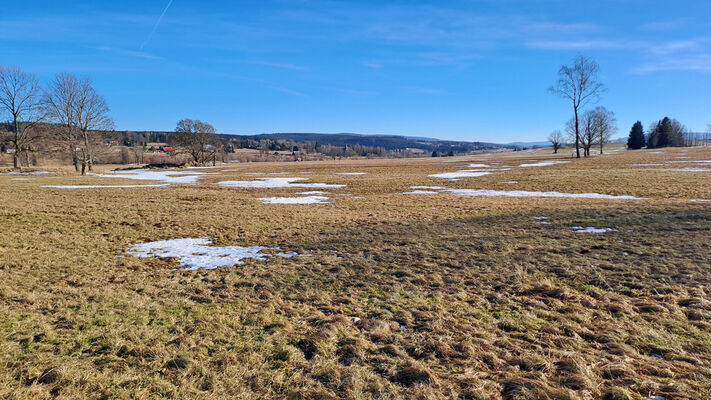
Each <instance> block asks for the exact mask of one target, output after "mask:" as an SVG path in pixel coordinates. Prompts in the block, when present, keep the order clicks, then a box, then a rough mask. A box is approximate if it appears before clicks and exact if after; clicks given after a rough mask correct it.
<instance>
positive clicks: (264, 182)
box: [217, 178, 346, 189]
mask: <svg viewBox="0 0 711 400" xmlns="http://www.w3.org/2000/svg"><path fill="white" fill-rule="evenodd" d="M304 180H308V179H307V178H257V180H254V181H222V182H217V184H218V185H220V186H225V187H238V188H269V189H273V188H290V187H296V188H319V189H323V188H341V187H345V186H346V185H336V184H329V183H302V182H300V181H304Z"/></svg>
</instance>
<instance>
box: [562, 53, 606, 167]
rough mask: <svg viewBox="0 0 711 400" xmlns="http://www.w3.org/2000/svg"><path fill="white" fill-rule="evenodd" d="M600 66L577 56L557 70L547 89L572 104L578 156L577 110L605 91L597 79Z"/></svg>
mask: <svg viewBox="0 0 711 400" xmlns="http://www.w3.org/2000/svg"><path fill="white" fill-rule="evenodd" d="M599 70H600V66H599V65H598V64H597V62H595V61H593V60H590V59H588V58H586V57H584V56H578V57H576V58H575V60H574V62H573V66H567V65H563V66H561V67H560V69H559V70H558V81H557V82H556V84H555V85H554V86H551V87H550V88H549V91H550V92H551V93H553V94H555V95H557V96H559V97H562V98H564V99H568V100H570V101H571V102H572V104H573V116H574V117H573V118H574V129H575V151H576V154H577V157H578V158H580V141H581V134H580V121H579V112H580V110H581V109H583V108H585V106H586V105H588V104H593V103H596V102H597V101H599V99H600V96H601V95H602V93H603V92H604V91H605V86H604V85H603V84H602V83H601V82H599V81H598V73H599Z"/></svg>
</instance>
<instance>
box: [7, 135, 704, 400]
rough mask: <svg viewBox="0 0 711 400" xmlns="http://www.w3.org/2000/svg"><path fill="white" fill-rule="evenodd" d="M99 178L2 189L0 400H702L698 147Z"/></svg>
mask: <svg viewBox="0 0 711 400" xmlns="http://www.w3.org/2000/svg"><path fill="white" fill-rule="evenodd" d="M97 169H98V170H99V171H97V172H99V175H94V176H92V175H90V176H85V177H79V176H76V175H74V174H73V173H71V172H70V170H69V169H66V168H64V169H62V168H48V169H45V171H49V172H53V173H51V174H36V175H6V174H2V175H0V226H2V229H1V230H0V232H1V234H0V316H1V317H2V318H0V397H2V398H10V399H44V398H62V399H76V398H97V399H124V398H146V399H147V398H176V399H180V398H210V399H221V398H229V399H262V398H267V399H278V398H289V399H337V398H346V399H444V398H452V399H506V400H513V399H556V400H562V399H601V398H604V399H609V400H612V399H619V400H622V399H648V398H653V399H669V400H671V399H674V400H676V399H703V398H709V397H710V396H711V392H710V390H711V301H710V300H709V296H711V252H709V239H710V238H711V202H709V200H711V148H708V147H700V148H667V149H663V150H661V151H654V150H640V151H624V150H622V149H620V148H618V149H614V151H613V152H612V153H611V154H608V155H602V156H595V157H591V158H589V159H581V160H574V159H571V158H570V157H569V152H567V150H564V151H563V152H562V153H561V154H558V155H552V154H550V150H549V149H544V150H534V151H520V152H508V153H495V154H482V155H473V156H466V157H443V158H420V159H399V160H386V159H373V160H340V161H321V162H281V163H235V164H224V165H218V166H217V167H216V168H204V169H187V170H182V171H179V175H176V174H174V173H173V172H176V171H173V172H165V171H163V172H155V171H148V172H140V171H139V172H135V171H134V172H131V171H122V172H118V173H117V172H110V171H111V170H112V169H113V167H112V166H97ZM86 185H91V186H93V187H89V188H87V187H83V186H86ZM104 185H110V186H109V187H105V186H104ZM124 185H126V186H124ZM140 185H148V186H147V187H140ZM297 193H298V194H297ZM580 194H586V195H585V196H580ZM571 195H576V196H571ZM575 227H578V228H575ZM187 238H193V239H200V238H208V239H209V240H207V241H205V242H203V244H202V245H209V246H233V247H230V248H229V249H228V250H230V251H231V252H230V251H227V250H225V251H224V252H222V253H220V254H216V255H213V256H214V257H208V256H209V255H206V254H203V253H204V252H205V249H204V248H201V247H199V246H198V247H197V250H190V249H191V248H190V247H188V248H187V249H188V250H187V251H183V253H181V254H183V256H184V257H183V258H180V257H178V256H173V257H152V256H150V254H148V253H146V252H144V253H141V254H140V255H141V257H138V256H136V255H135V254H139V253H137V252H136V251H133V252H131V250H130V249H131V248H132V246H134V245H137V244H141V243H150V242H154V241H163V240H171V239H187ZM205 243H207V244H205ZM202 245H201V246H202ZM236 246H243V247H252V246H262V247H264V248H265V249H263V250H260V253H259V254H266V255H267V256H264V257H258V258H261V259H255V258H249V257H248V258H242V259H241V260H239V261H240V262H241V264H240V265H235V266H220V267H216V268H212V269H206V268H199V267H200V263H205V266H208V264H210V262H215V260H216V259H217V261H218V264H220V261H225V259H226V258H227V257H231V256H232V255H234V254H235V252H236V251H238V250H240V249H238V248H237V247H236ZM134 250H135V248H134ZM182 250H185V249H184V248H183V249H182ZM233 250H234V251H233ZM253 250H255V249H253ZM257 250H258V249H257ZM255 251H256V250H255ZM223 253H224V254H223ZM166 254H167V253H166ZM171 254H172V253H171ZM176 254H177V253H176ZM210 254H211V253H210ZM240 254H242V253H240ZM244 254H247V255H249V254H252V256H253V255H254V254H255V253H244ZM279 254H281V256H280V255H279ZM191 257H192V258H191ZM201 257H202V258H201ZM208 258H209V260H207V259H208ZM188 259H192V261H191V262H192V264H190V263H189V262H190V260H188ZM195 259H197V261H195ZM185 260H188V261H185ZM235 260H237V259H235ZM186 262H188V264H185V263H186ZM227 264H229V262H227ZM220 265H225V262H222V263H221V264H220Z"/></svg>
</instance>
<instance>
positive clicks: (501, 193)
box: [445, 189, 645, 200]
mask: <svg viewBox="0 0 711 400" xmlns="http://www.w3.org/2000/svg"><path fill="white" fill-rule="evenodd" d="M445 192H447V193H452V194H457V195H460V196H488V197H569V198H574V199H604V200H645V199H644V198H642V197H634V196H613V195H609V194H600V193H561V192H529V191H524V190H508V191H507V190H486V189H447V190H445Z"/></svg>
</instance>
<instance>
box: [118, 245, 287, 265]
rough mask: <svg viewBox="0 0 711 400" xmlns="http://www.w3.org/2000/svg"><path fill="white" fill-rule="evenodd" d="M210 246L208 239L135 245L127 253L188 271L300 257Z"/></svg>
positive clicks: (252, 249)
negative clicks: (174, 262)
mask: <svg viewBox="0 0 711 400" xmlns="http://www.w3.org/2000/svg"><path fill="white" fill-rule="evenodd" d="M210 243H211V241H210V238H207V237H204V238H199V239H171V240H159V241H157V242H148V243H140V244H135V245H133V246H131V247H129V248H128V253H129V254H131V255H133V256H136V257H140V258H150V257H156V258H168V257H170V258H177V259H178V261H179V262H180V264H179V267H186V270H196V269H200V268H205V269H214V268H217V267H231V266H234V265H241V264H243V263H244V262H243V261H242V260H244V259H247V258H252V259H255V260H260V261H264V260H266V259H267V258H269V257H272V256H276V257H284V258H290V257H294V256H296V255H298V254H297V253H295V252H293V251H291V252H280V253H276V254H268V253H262V252H263V251H264V250H279V248H269V247H263V246H250V247H242V246H223V247H218V246H209V244H210Z"/></svg>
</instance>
